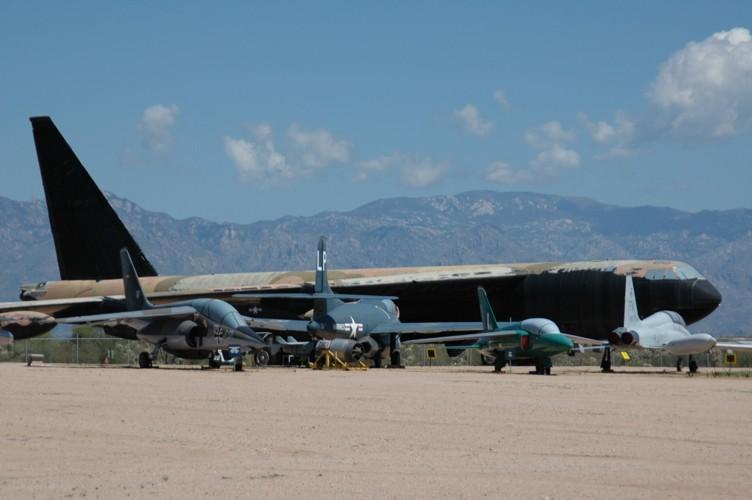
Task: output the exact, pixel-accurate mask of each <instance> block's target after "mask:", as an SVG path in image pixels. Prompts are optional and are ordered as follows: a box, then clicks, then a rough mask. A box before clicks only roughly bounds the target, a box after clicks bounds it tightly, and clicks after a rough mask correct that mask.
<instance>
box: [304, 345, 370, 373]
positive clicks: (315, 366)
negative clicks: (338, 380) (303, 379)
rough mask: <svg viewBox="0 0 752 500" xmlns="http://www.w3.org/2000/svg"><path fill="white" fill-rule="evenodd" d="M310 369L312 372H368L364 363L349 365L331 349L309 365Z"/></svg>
mask: <svg viewBox="0 0 752 500" xmlns="http://www.w3.org/2000/svg"><path fill="white" fill-rule="evenodd" d="M308 368H310V369H311V370H368V366H366V364H365V363H363V362H362V361H360V360H358V361H357V362H355V363H347V362H345V361H342V360H341V359H339V356H337V353H336V352H332V351H330V350H329V349H326V350H324V351H322V352H321V354H319V356H318V357H317V358H316V360H315V361H314V362H313V363H308Z"/></svg>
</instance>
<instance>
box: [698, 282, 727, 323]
mask: <svg viewBox="0 0 752 500" xmlns="http://www.w3.org/2000/svg"><path fill="white" fill-rule="evenodd" d="M721 298H722V297H721V292H719V291H718V289H717V288H716V287H714V286H713V285H712V284H711V283H710V282H709V281H708V280H703V279H700V280H695V282H694V283H693V284H692V308H693V309H696V310H697V311H698V312H699V313H700V314H702V316H700V317H701V318H704V317H705V316H707V315H708V314H710V313H711V312H713V311H715V310H716V308H717V307H718V306H719V305H720V303H721Z"/></svg>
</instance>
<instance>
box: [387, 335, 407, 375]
mask: <svg viewBox="0 0 752 500" xmlns="http://www.w3.org/2000/svg"><path fill="white" fill-rule="evenodd" d="M404 367H405V365H403V364H402V356H401V354H400V336H399V335H391V339H389V368H404Z"/></svg>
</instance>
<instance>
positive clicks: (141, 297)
mask: <svg viewBox="0 0 752 500" xmlns="http://www.w3.org/2000/svg"><path fill="white" fill-rule="evenodd" d="M120 267H121V270H122V274H123V290H125V307H126V309H128V310H129V311H138V310H141V309H150V308H152V307H154V306H152V305H151V303H150V302H149V300H148V299H147V298H146V294H144V289H143V288H141V282H140V281H139V280H138V273H137V272H136V268H135V267H134V266H133V261H132V260H131V255H130V254H129V253H128V249H127V248H122V249H121V250H120Z"/></svg>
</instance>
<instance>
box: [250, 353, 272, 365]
mask: <svg viewBox="0 0 752 500" xmlns="http://www.w3.org/2000/svg"><path fill="white" fill-rule="evenodd" d="M253 359H254V360H255V361H256V364H257V365H258V366H266V365H268V364H269V353H268V352H267V351H266V350H264V349H261V350H260V351H258V352H256V355H255V356H254V357H253Z"/></svg>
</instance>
